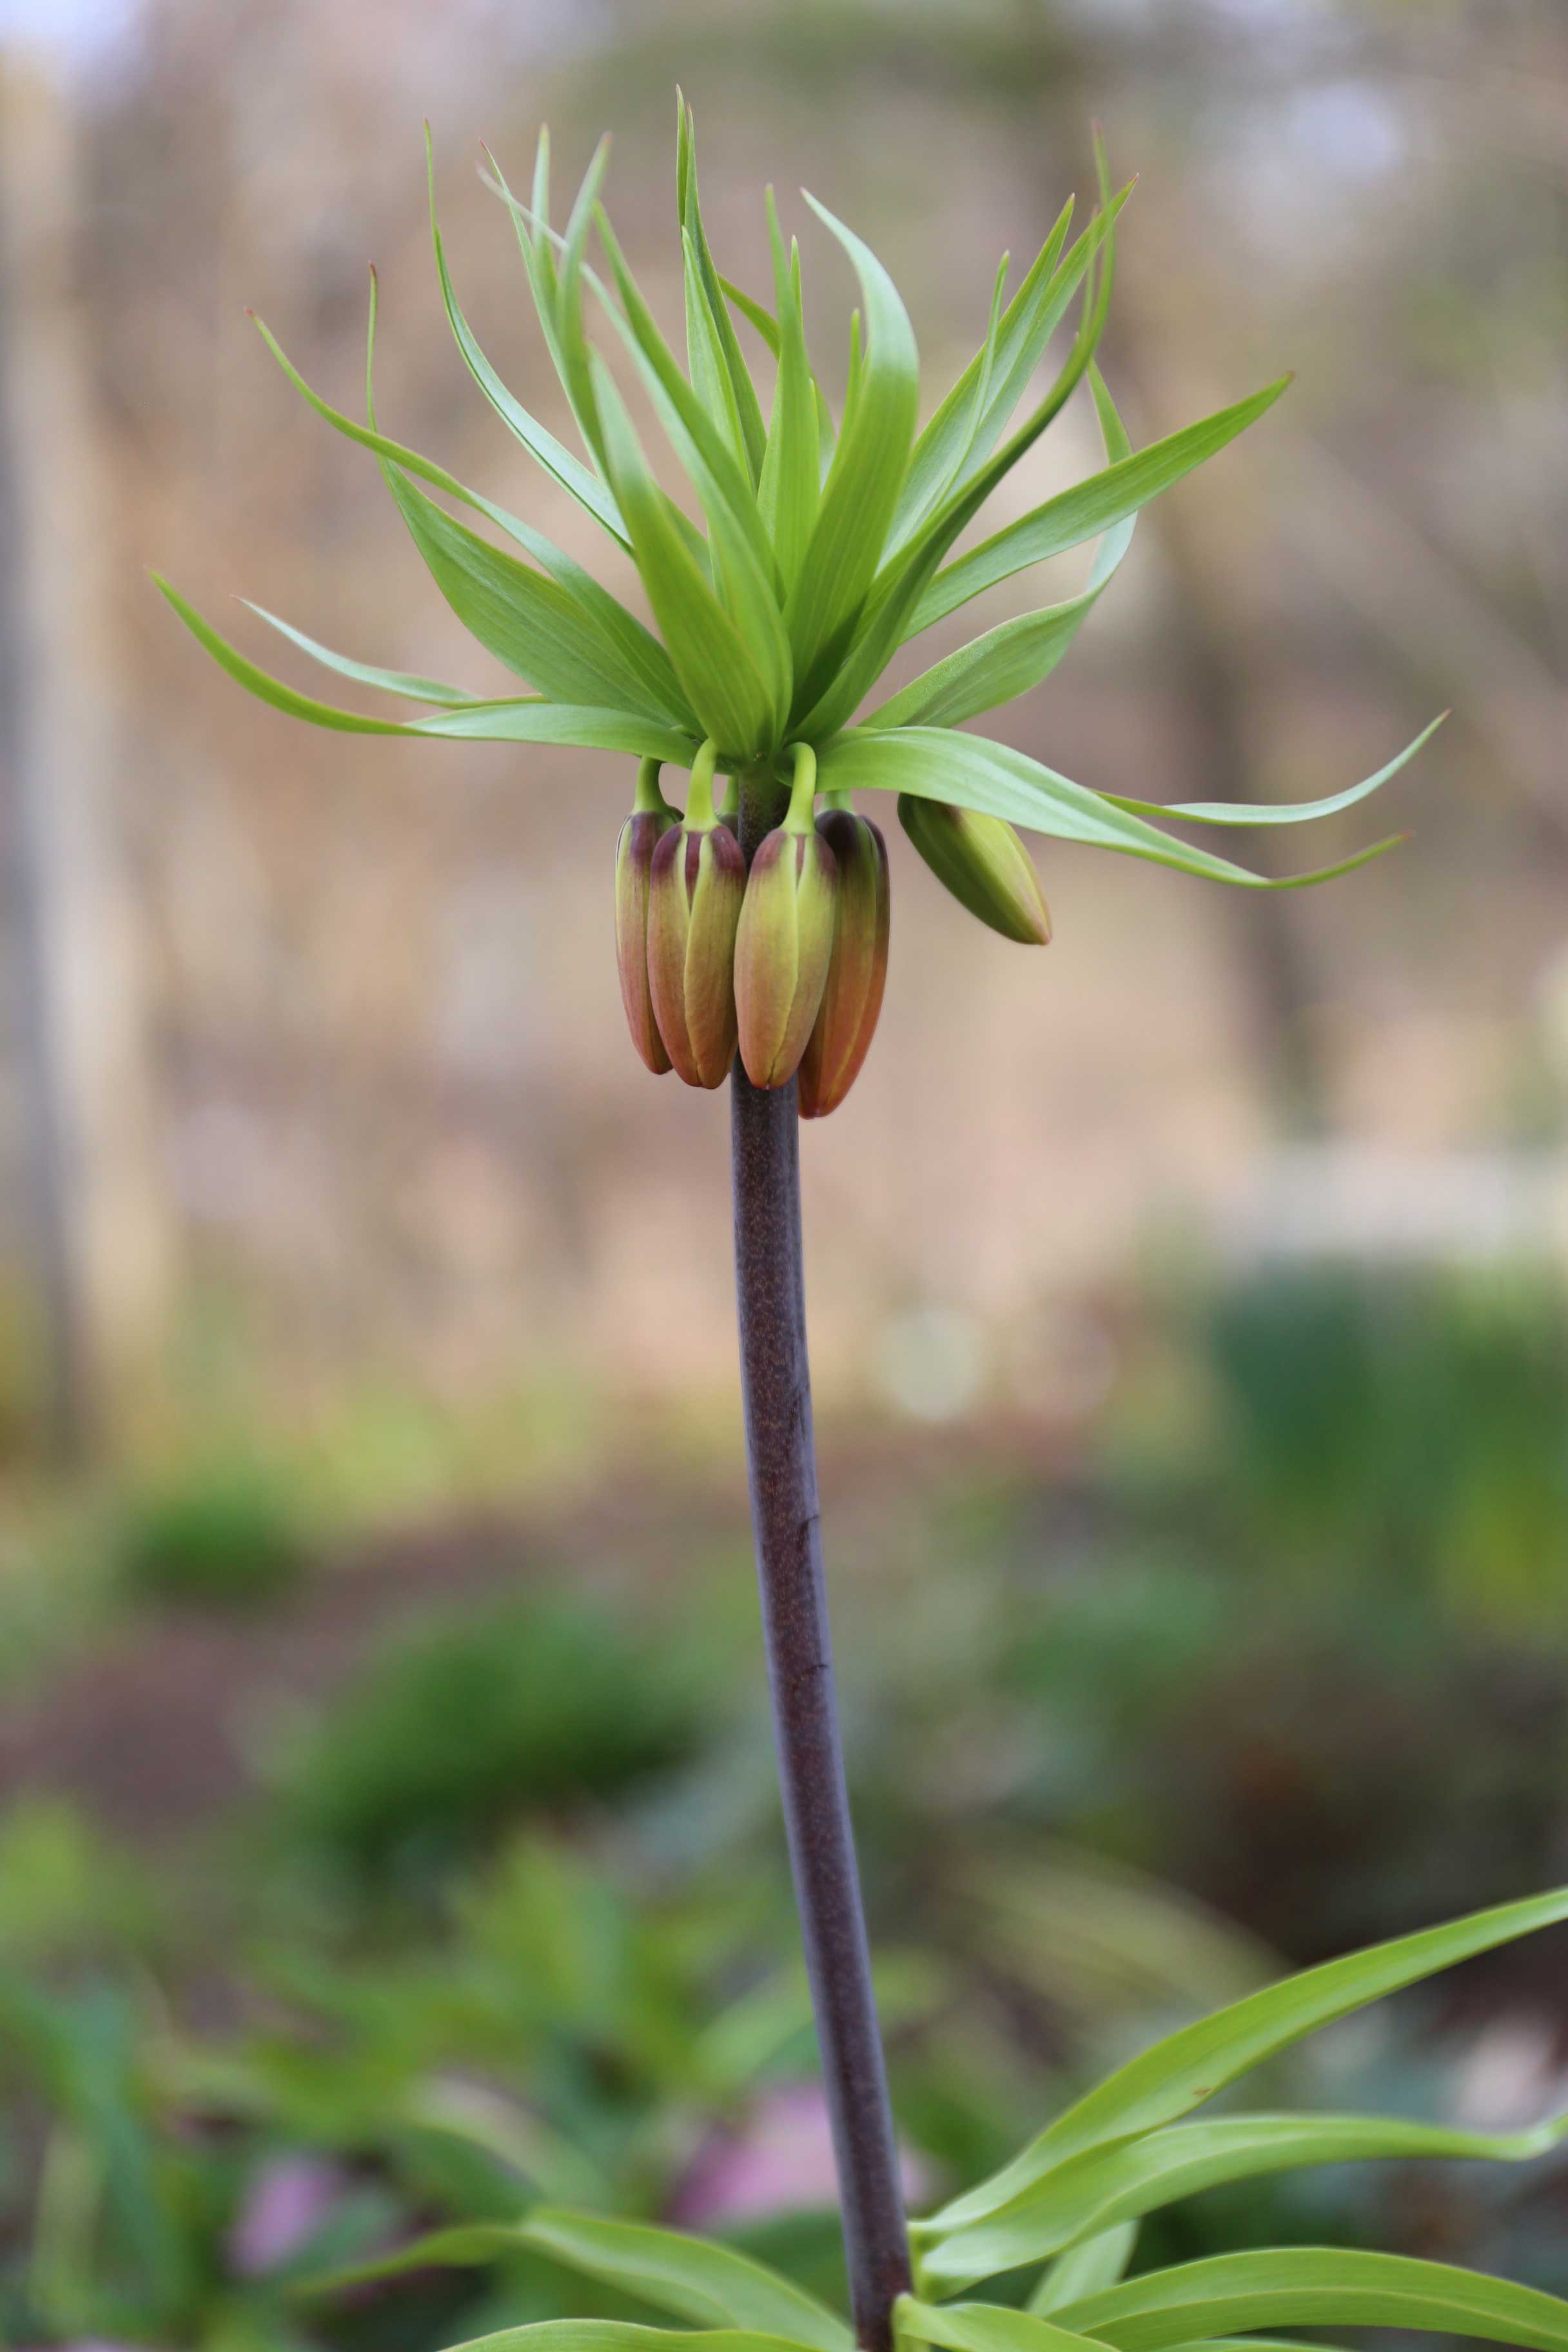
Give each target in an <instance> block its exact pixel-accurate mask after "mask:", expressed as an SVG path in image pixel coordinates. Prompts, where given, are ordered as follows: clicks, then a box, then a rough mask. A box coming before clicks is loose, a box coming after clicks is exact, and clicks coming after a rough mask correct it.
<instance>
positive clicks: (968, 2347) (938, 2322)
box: [893, 2294, 1085, 2352]
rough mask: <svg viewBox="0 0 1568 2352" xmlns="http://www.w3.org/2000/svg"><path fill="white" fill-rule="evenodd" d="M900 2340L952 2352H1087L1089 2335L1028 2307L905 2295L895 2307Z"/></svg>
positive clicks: (894, 2323)
mask: <svg viewBox="0 0 1568 2352" xmlns="http://www.w3.org/2000/svg"><path fill="white" fill-rule="evenodd" d="M893 2325H894V2328H895V2331H896V2334H897V2336H898V2338H899V2339H900V2341H901V2340H902V2338H903V2337H905V2336H913V2337H914V2339H915V2341H916V2343H917V2344H941V2345H943V2346H945V2347H947V2352H1083V2347H1084V2341H1085V2339H1084V2338H1083V2336H1073V2335H1069V2334H1068V2331H1067V2329H1066V2328H1063V2327H1058V2326H1055V2325H1054V2324H1053V2323H1052V2322H1051V2321H1050V2320H1048V2319H1041V2318H1039V2317H1038V2316H1037V2315H1036V2314H1035V2313H1033V2312H1029V2311H1013V2310H1010V2309H1009V2308H1008V2307H1007V2306H1006V2305H1003V2304H996V2303H943V2304H934V2303H922V2302H921V2301H920V2299H919V2297H918V2296H915V2295H912V2294H901V2295H900V2297H899V2300H898V2302H897V2303H896V2304H895V2305H894V2306H893Z"/></svg>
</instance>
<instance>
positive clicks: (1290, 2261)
mask: <svg viewBox="0 0 1568 2352" xmlns="http://www.w3.org/2000/svg"><path fill="white" fill-rule="evenodd" d="M1061 2318H1062V2321H1063V2324H1064V2325H1066V2326H1071V2327H1075V2328H1079V2329H1080V2330H1082V2331H1083V2333H1085V2334H1086V2335H1093V2336H1095V2337H1096V2338H1097V2339H1098V2340H1099V2341H1100V2343H1102V2344H1109V2345H1112V2346H1114V2347H1116V2352H1163V2347H1164V2346H1166V2345H1172V2344H1188V2343H1191V2342H1192V2341H1193V2340H1194V2338H1195V2337H1198V2336H1214V2335H1218V2334H1225V2335H1230V2334H1232V2333H1241V2332H1244V2331H1246V2330H1247V2329H1249V2328H1253V2327H1272V2326H1281V2325H1282V2326H1295V2325H1297V2324H1298V2323H1301V2324H1310V2325H1313V2326H1328V2327H1398V2328H1402V2329H1405V2330H1407V2331H1409V2332H1410V2333H1412V2334H1420V2335H1433V2334H1436V2335H1451V2336H1481V2337H1487V2338H1489V2339H1490V2340H1491V2341H1493V2342H1494V2343H1499V2344H1522V2345H1528V2346H1531V2347H1533V2352H1568V2303H1563V2302H1562V2301H1560V2300H1559V2298H1558V2297H1557V2296H1556V2295H1554V2294H1540V2293H1539V2292H1538V2291H1537V2290H1536V2289H1535V2288H1533V2287H1527V2286H1515V2285H1514V2284H1512V2282H1511V2281H1510V2280H1508V2279H1499V2278H1489V2277H1487V2276H1486V2275H1485V2274H1484V2273H1480V2272H1479V2271H1464V2270H1456V2269H1453V2268H1451V2267H1450V2266H1449V2265H1448V2264H1447V2263H1426V2262H1415V2261H1412V2260H1409V2259H1407V2258H1406V2257H1405V2256H1402V2255H1398V2254H1373V2253H1362V2252H1352V2251H1351V2250H1350V2249H1348V2248H1345V2247H1339V2246H1332V2247H1329V2246H1322V2247H1320V2246H1290V2247H1284V2248H1280V2249H1279V2250H1278V2251H1270V2252H1258V2253H1247V2254H1218V2255H1215V2256H1214V2257H1213V2258H1212V2259H1211V2260H1209V2261H1206V2262H1196V2263H1183V2264H1182V2265H1181V2266H1180V2267H1179V2268H1177V2269H1174V2270H1165V2271H1146V2272H1144V2273H1142V2276H1140V2277H1138V2278H1135V2279H1125V2280H1123V2281H1122V2283H1121V2284H1120V2285H1119V2286H1113V2287H1109V2288H1107V2290H1106V2291H1105V2293H1104V2294H1095V2295H1090V2296H1089V2297H1087V2298H1086V2300H1085V2301H1083V2302H1082V2303H1074V2304H1069V2305H1068V2307H1067V2309H1066V2310H1065V2311H1064V2312H1063V2313H1062V2314H1061Z"/></svg>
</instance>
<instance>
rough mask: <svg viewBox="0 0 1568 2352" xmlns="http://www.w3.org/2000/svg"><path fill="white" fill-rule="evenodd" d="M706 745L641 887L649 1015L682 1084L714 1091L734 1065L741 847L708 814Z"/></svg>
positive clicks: (710, 751)
mask: <svg viewBox="0 0 1568 2352" xmlns="http://www.w3.org/2000/svg"><path fill="white" fill-rule="evenodd" d="M713 757H714V746H713V745H712V744H711V743H705V744H704V745H703V746H702V749H701V751H699V753H698V754H697V759H696V761H695V763H694V765H693V767H692V771H691V789H690V791H689V793H688V794H687V801H686V814H685V815H684V817H681V818H679V819H678V820H677V822H676V823H675V824H672V825H671V826H670V827H669V829H668V832H667V833H665V835H663V837H662V838H661V839H660V841H659V842H658V845H657V846H656V848H655V850H654V853H653V868H652V873H651V876H650V877H649V885H648V908H647V976H648V988H649V992H650V994H651V996H652V999H653V1010H654V1013H655V1016H656V1018H657V1020H658V1029H659V1034H660V1036H661V1037H662V1038H663V1040H664V1045H665V1050H666V1052H667V1053H668V1055H669V1058H670V1060H671V1062H672V1063H673V1064H674V1066H675V1067H676V1070H677V1071H678V1073H679V1076H681V1077H683V1078H684V1079H685V1081H686V1083H687V1085H688V1086H689V1087H721V1086H722V1085H723V1083H724V1081H725V1079H726V1078H727V1077H728V1076H729V1075H730V1069H731V1064H732V1063H733V1061H734V1059H735V926H736V924H737V923H738V922H739V921H740V919H741V901H742V898H743V897H744V895H745V887H746V862H745V859H744V858H743V857H742V855H741V845H740V843H739V842H738V841H737V840H736V838H735V836H734V835H733V834H732V833H731V832H730V831H729V830H728V829H727V827H725V826H724V825H722V824H720V822H719V820H718V818H717V817H716V816H715V815H714V814H713Z"/></svg>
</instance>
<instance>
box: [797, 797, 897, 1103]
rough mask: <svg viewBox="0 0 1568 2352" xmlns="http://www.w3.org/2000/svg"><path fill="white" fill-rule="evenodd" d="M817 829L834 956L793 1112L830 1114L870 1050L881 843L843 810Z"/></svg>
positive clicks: (880, 922) (883, 950) (882, 946)
mask: <svg viewBox="0 0 1568 2352" xmlns="http://www.w3.org/2000/svg"><path fill="white" fill-rule="evenodd" d="M816 830H817V833H818V835H820V836H821V838H822V839H823V840H824V841H825V842H826V844H827V845H828V847H829V849H831V850H832V852H833V856H834V862H835V864H836V865H837V868H838V897H837V909H836V912H835V918H834V926H833V952H832V955H831V956H830V958H829V959H828V965H827V980H826V985H825V986H824V988H823V992H822V1003H821V1004H820V1005H819V1007H818V1008H817V1014H816V1023H815V1024H814V1025H813V1028H812V1032H811V1035H810V1037H809V1039H808V1040H807V1042H806V1048H805V1053H804V1054H803V1055H802V1056H801V1063H800V1115H801V1117H802V1118H826V1117H827V1114H828V1112H829V1111H831V1110H837V1108H838V1106H839V1104H840V1103H841V1102H842V1101H843V1099H844V1097H845V1096H846V1095H847V1093H848V1091H849V1089H850V1087H852V1086H853V1085H854V1083H855V1081H856V1079H857V1078H858V1076H859V1075H860V1065H861V1063H862V1062H863V1061H864V1060H865V1058H866V1056H867V1054H868V1052H869V1051H870V1046H871V1039H872V1037H873V1036H874V1035H875V1034H876V1028H877V1018H878V1015H879V1013H880V1012H881V1010H882V990H883V986H884V984H885V983H886V981H887V977H888V929H889V917H890V913H891V908H890V902H889V890H888V845H887V843H886V842H885V841H884V840H883V838H882V835H881V832H880V830H879V827H878V826H876V825H874V824H872V823H871V822H870V820H869V819H868V817H863V816H857V815H856V814H854V812H853V810H852V809H850V808H848V807H844V808H827V809H825V810H824V811H823V813H822V814H821V815H820V816H819V817H818V818H817V820H816Z"/></svg>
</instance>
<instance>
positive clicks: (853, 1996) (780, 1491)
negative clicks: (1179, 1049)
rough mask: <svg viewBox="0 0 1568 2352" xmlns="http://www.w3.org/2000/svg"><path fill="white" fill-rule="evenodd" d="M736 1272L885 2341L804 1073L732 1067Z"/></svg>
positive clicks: (761, 1516) (875, 2345)
mask: <svg viewBox="0 0 1568 2352" xmlns="http://www.w3.org/2000/svg"><path fill="white" fill-rule="evenodd" d="M782 797H783V796H782V795H781V794H780V793H778V790H777V788H776V787H775V786H774V785H773V782H772V781H771V779H770V778H768V777H767V776H765V775H764V776H760V777H747V778H745V779H743V780H742V793H741V845H742V849H743V850H744V852H745V854H746V860H747V863H748V865H749V864H750V862H751V859H752V856H753V855H754V853H755V850H756V846H757V844H758V842H759V841H760V840H761V839H762V837H763V834H764V833H765V832H766V831H767V829H768V827H769V825H770V824H772V823H773V822H774V821H775V820H776V817H777V815H778V814H780V811H781V808H782ZM731 1143H732V1154H733V1170H734V1202H735V1287H736V1297H737V1304H738V1310H739V1318H740V1331H741V1385H742V1396H743V1401H744V1404H745V1419H746V1463H747V1471H748V1475H749V1477H750V1482H751V1494H752V1528H753V1531H754V1534H755V1538H756V1550H757V1577H758V1582H759V1585H760V1587H761V1591H762V1604H763V1632H764V1634H765V1637H766V1643H767V1663H768V1681H769V1686H770V1691H771V1695H772V1699H773V1725H774V1731H775V1735H776V1738H777V1743H778V1759H779V1780H780V1784H781V1787H782V1790H783V1794H784V1823H785V1827H786V1830H787V1832H788V1836H789V1851H790V1863H791V1866H792V1869H793V1871H794V1874H795V1902H796V1905H797V1907H798V1909H799V1913H800V1923H801V1935H802V1938H803V1940H804V1943H805V1965H806V1973H807V1976H808V1978H809V1979H810V1983H811V1997H812V2005H813V2008H814V2011H815V2012H816V2034H817V2043H818V2047H819V2049H820V2051H821V2053H822V2071H823V2079H824V2084H825V2086H826V2094H827V2107H828V2115H829V2117H830V2119H831V2123H832V2128H833V2147H834V2156H835V2159H836V2162H837V2172H838V2187H839V2200H840V2206H841V2210H842V2218H843V2227H844V2248H845V2255H846V2258H847V2264H848V2271H849V2297H850V2308H851V2311H852V2313H853V2315H854V2320H855V2332H856V2336H857V2337H858V2341H859V2342H860V2344H861V2345H863V2346H864V2347H866V2352H889V2347H890V2346H891V2343H892V2308H893V2304H894V2302H895V2300H896V2298H897V2297H898V2296H899V2295H900V2294H902V2293H903V2292H904V2291H905V2290H906V2289H907V2288H908V2286H909V2284H910V2263H909V2239H908V2232H907V2230H906V2226H905V2221H904V2210H903V2198H902V2194H901V2191H900V2184H899V2171H898V2157H897V2152H896V2148H895V2145H894V2139H893V2122H892V2112H891V2109H890V2107H889V2101H888V2083H887V2074H886V2069H885V2067H884V2064H883V2059H882V2043H881V2037H880V2034H879V2031H878V2025H877V2008H876V2001H875V1998H874V1996H873V1993H872V1990H871V1961H870V1952H869V1948H868V1944H867V1939H866V1921H865V1913H864V1909H863V1906H862V1904H861V1899H860V1880H859V1874H858V1871H857V1868H856V1864H855V1839H854V1832H853V1830H852V1828H851V1825H850V1820H849V1800H848V1794H847V1789H846V1786H845V1780H844V1756H843V1748H842V1743H841V1741H840V1738H839V1731H838V1709H837V1700H836V1697H835V1694H834V1684H833V1651H832V1643H831V1640H830V1637H829V1633H828V1622H827V1591H826V1581H825V1579H824V1576H823V1566H822V1530H821V1524H820V1519H819V1516H818V1509H817V1497H816V1445H815V1443H814V1440H813V1436H812V1425H811V1371H810V1366H809V1364H808V1361H807V1358H806V1345H805V1278H804V1273H803V1265H802V1255H801V1223H800V1150H799V1122H798V1116H797V1110H796V1101H795V1081H794V1079H793V1078H792V1079H791V1081H790V1083H789V1085H788V1086H787V1087H774V1088H772V1089H769V1090H766V1091H764V1090H763V1089H762V1088H760V1087H753V1086H752V1083H751V1081H750V1079H749V1078H748V1077H747V1076H746V1074H745V1072H744V1070H743V1069H742V1066H741V1065H740V1063H739V1061H737V1062H736V1065H735V1069H734V1075H733V1076H732V1078H731Z"/></svg>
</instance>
